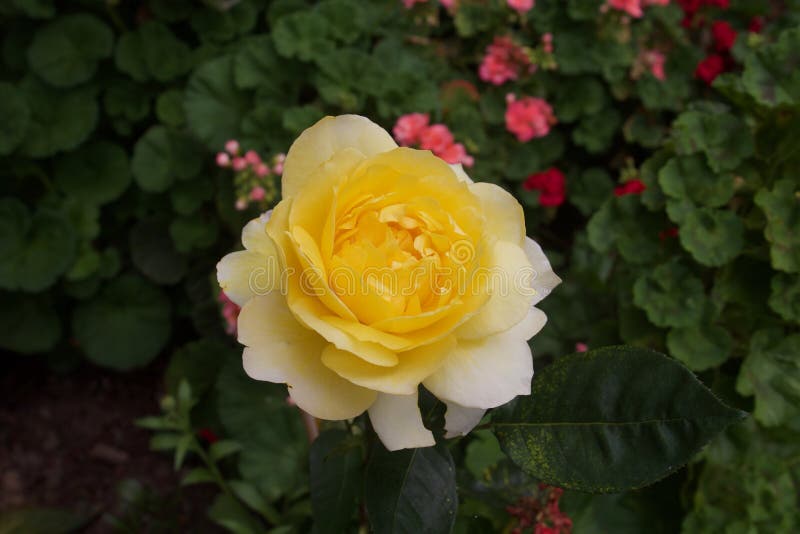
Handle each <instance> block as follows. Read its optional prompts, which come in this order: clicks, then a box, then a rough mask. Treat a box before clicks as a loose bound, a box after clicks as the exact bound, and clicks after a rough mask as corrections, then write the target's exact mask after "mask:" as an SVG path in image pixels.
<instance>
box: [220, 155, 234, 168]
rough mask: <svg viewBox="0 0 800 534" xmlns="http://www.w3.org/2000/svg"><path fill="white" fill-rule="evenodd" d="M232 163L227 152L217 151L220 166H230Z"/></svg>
mask: <svg viewBox="0 0 800 534" xmlns="http://www.w3.org/2000/svg"><path fill="white" fill-rule="evenodd" d="M230 164H231V157H230V156H229V155H228V153H227V152H218V153H217V165H218V166H219V167H228V166H230Z"/></svg>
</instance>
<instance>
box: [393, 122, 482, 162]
mask: <svg viewBox="0 0 800 534" xmlns="http://www.w3.org/2000/svg"><path fill="white" fill-rule="evenodd" d="M429 123H430V117H429V116H428V114H427V113H409V114H407V115H403V116H401V117H400V118H399V119H397V122H396V123H395V125H394V128H393V129H392V133H394V138H395V140H396V141H397V142H398V143H399V144H401V145H403V146H412V145H417V144H418V145H419V147H420V148H421V149H423V150H430V151H431V152H433V153H434V154H436V155H437V156H438V157H440V158H442V159H443V160H445V161H446V162H447V163H461V164H463V165H464V166H465V167H472V165H473V164H474V163H475V159H474V158H473V157H472V156H470V155H469V154H467V151H466V149H465V148H464V145H463V144H461V143H456V142H455V138H454V137H453V134H452V133H451V132H450V129H449V128H448V127H447V126H445V125H444V124H429Z"/></svg>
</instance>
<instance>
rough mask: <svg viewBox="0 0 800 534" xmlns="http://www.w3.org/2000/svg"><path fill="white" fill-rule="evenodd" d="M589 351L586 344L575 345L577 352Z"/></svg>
mask: <svg viewBox="0 0 800 534" xmlns="http://www.w3.org/2000/svg"><path fill="white" fill-rule="evenodd" d="M587 350H589V345H587V344H586V343H581V342H580V341H579V342H578V343H575V352H586V351H587Z"/></svg>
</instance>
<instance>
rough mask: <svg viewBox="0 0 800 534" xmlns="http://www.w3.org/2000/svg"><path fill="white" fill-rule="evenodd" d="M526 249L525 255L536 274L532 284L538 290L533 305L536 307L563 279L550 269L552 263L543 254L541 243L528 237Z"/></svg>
mask: <svg viewBox="0 0 800 534" xmlns="http://www.w3.org/2000/svg"><path fill="white" fill-rule="evenodd" d="M524 248H525V255H526V256H528V261H530V262H531V265H532V266H533V270H534V273H535V276H534V277H533V280H532V282H531V286H532V287H533V289H535V290H536V296H535V297H534V298H533V304H534V305H535V304H536V303H538V302H539V301H541V300H542V299H543V298H545V297H546V296H547V295H549V294H550V292H551V291H553V289H554V288H555V287H556V286H557V285H558V284H560V283H561V278H559V277H558V276H557V275H556V273H554V272H553V268H552V267H550V262H549V261H547V256H545V255H544V252H542V247H540V246H539V243H537V242H536V241H534V240H533V239H531V238H530V237H526V238H525V246H524Z"/></svg>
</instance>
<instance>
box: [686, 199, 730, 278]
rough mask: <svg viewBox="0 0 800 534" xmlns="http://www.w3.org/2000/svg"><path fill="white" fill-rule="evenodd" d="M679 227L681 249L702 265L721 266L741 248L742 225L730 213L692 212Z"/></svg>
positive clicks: (715, 211)
mask: <svg viewBox="0 0 800 534" xmlns="http://www.w3.org/2000/svg"><path fill="white" fill-rule="evenodd" d="M680 226H681V228H680V233H679V234H678V235H679V236H680V240H681V245H683V248H685V249H686V250H688V251H689V252H690V253H691V254H692V256H694V259H696V260H697V261H698V263H701V264H702V265H707V266H709V267H720V266H722V265H725V264H726V263H728V262H729V261H731V260H732V259H733V258H735V257H736V256H737V255H739V253H740V252H741V251H742V248H743V247H744V224H742V220H741V219H740V218H739V217H738V216H737V215H736V214H735V213H734V212H732V211H725V210H718V209H714V208H700V209H693V210H691V211H690V212H689V213H687V214H686V216H685V217H683V219H682V220H681V223H680Z"/></svg>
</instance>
